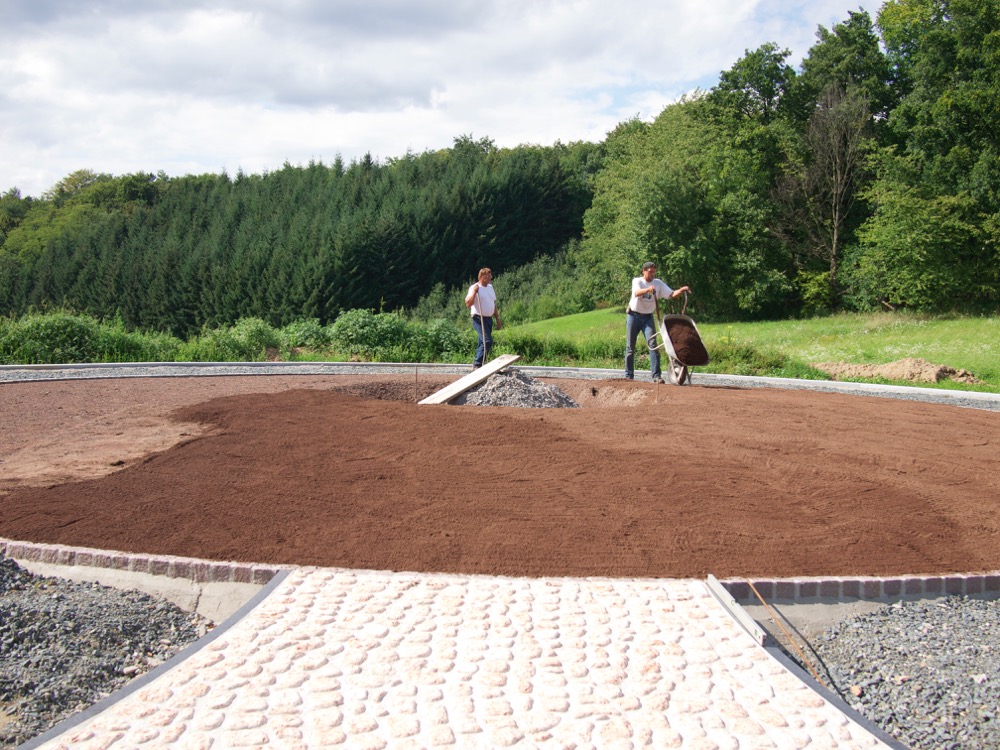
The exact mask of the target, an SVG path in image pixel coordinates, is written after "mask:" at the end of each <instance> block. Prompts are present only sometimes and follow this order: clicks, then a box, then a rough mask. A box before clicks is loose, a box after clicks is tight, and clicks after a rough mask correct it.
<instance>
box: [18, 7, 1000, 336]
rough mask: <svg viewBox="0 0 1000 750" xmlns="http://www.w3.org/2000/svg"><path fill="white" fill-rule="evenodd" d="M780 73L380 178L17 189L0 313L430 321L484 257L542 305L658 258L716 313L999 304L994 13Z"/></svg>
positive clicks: (852, 16) (902, 14) (879, 35)
mask: <svg viewBox="0 0 1000 750" xmlns="http://www.w3.org/2000/svg"><path fill="white" fill-rule="evenodd" d="M788 58H789V52H788V51H787V50H785V49H782V48H781V47H780V46H779V45H777V44H775V43H769V44H765V45H763V46H761V47H760V48H758V49H756V50H748V51H747V52H746V54H745V55H744V56H743V57H741V58H740V59H739V60H738V61H736V63H735V64H734V65H733V66H732V67H731V68H730V69H728V70H725V71H723V72H722V73H721V74H720V77H719V82H718V84H717V85H716V86H714V87H713V88H711V89H710V90H708V91H698V92H695V93H693V94H691V95H689V96H687V97H685V98H683V99H682V100H681V101H678V102H676V103H674V104H671V105H669V106H667V107H666V108H665V109H664V110H663V111H662V112H661V113H660V114H659V115H658V116H657V117H656V118H655V120H653V121H652V122H645V121H642V120H639V119H633V120H629V121H626V122H623V123H621V124H620V125H619V126H618V127H616V128H615V129H614V130H612V131H611V132H610V133H608V134H607V137H606V138H605V139H604V140H603V141H602V142H600V143H571V144H562V143H556V144H555V145H553V146H548V147H543V146H529V145H525V146H519V147H516V148H509V149H501V148H497V147H496V146H495V144H494V143H493V142H492V141H491V140H490V139H488V138H482V139H479V140H476V139H474V138H473V137H472V136H462V137H460V138H457V139H455V141H454V144H453V146H452V147H451V148H448V149H443V150H440V151H431V152H426V153H423V154H407V155H405V156H404V157H401V158H396V159H388V160H386V161H384V162H379V161H376V160H374V159H372V158H371V157H370V156H367V157H365V158H363V159H361V160H358V161H354V162H351V163H350V164H344V163H343V162H342V161H341V160H340V159H337V160H335V162H334V163H333V164H330V165H326V164H322V163H310V164H309V165H307V166H292V165H289V164H286V165H285V166H284V167H283V168H282V169H280V170H278V171H275V172H270V173H265V174H262V175H246V174H243V173H242V172H240V173H238V174H236V175H235V177H230V176H228V175H226V174H221V175H200V176H186V177H175V178H169V177H167V176H165V175H163V174H160V175H153V174H141V173H140V174H131V175H124V176H119V177H114V176H111V175H107V174H99V173H95V172H92V171H88V170H82V171H79V172H75V173H73V174H71V175H69V176H67V177H66V178H64V179H63V180H61V181H60V182H59V183H58V184H57V185H55V186H54V187H53V188H52V189H51V190H50V191H48V192H47V193H45V194H44V195H43V196H41V197H40V198H37V199H36V198H31V197H22V196H21V194H20V192H19V191H18V190H17V189H16V188H15V189H11V190H9V191H8V192H6V193H5V194H3V196H2V197H0V242H2V245H0V314H5V315H13V316H16V315H21V314H24V313H26V312H28V311H32V310H34V311H38V310H45V309H47V308H68V309H71V310H74V311H78V312H82V313H87V314H90V315H94V316H97V317H108V316H117V318H119V319H120V320H122V321H123V322H124V323H125V324H126V325H128V326H132V327H137V328H145V329H154V330H164V331H171V332H173V333H175V334H177V335H187V334H189V333H190V332H192V331H194V330H198V329H199V328H201V327H202V326H213V325H220V324H228V323H232V322H235V321H237V320H239V319H241V318H248V317H255V318H260V319H263V320H266V321H268V322H269V323H270V324H272V325H275V326H281V325H285V324H287V323H289V322H291V321H294V320H300V319H316V320H318V321H320V322H321V323H322V324H327V323H330V322H332V321H333V320H335V319H336V318H337V316H339V315H340V314H341V313H342V312H344V311H346V310H353V309H368V310H395V309H402V308H406V309H413V310H424V311H430V314H433V313H434V312H436V311H437V310H436V307H435V305H436V304H437V305H440V304H441V303H444V302H449V303H450V301H451V300H452V298H453V297H454V294H453V293H452V294H450V295H449V294H447V293H446V292H445V291H444V289H445V288H449V289H451V290H452V291H453V292H454V291H456V290H457V289H459V288H460V287H462V286H463V285H464V284H466V283H468V282H469V281H471V280H472V279H473V278H474V276H475V272H476V270H477V269H478V268H479V267H481V266H484V265H488V266H491V267H493V269H494V271H495V272H498V286H499V285H500V284H501V283H503V281H504V279H505V277H506V278H507V279H510V280H511V281H512V282H514V281H515V280H516V283H517V285H518V288H519V289H521V290H530V291H526V292H524V293H525V294H529V293H530V294H531V295H534V296H535V297H536V298H538V297H540V298H543V299H544V298H546V297H547V296H548V297H550V298H551V299H550V303H549V304H529V303H528V301H526V300H523V299H522V300H520V301H519V303H520V304H521V305H522V307H523V308H524V309H529V308H531V309H536V310H546V311H549V312H558V311H559V309H561V308H560V305H567V304H568V305H571V306H572V310H570V309H567V310H566V312H569V311H575V310H577V309H580V308H581V307H585V306H587V305H602V304H609V305H614V304H623V302H624V299H625V297H626V296H627V293H628V292H627V290H628V288H629V279H630V278H631V276H633V275H634V274H635V273H636V269H637V268H638V266H639V265H640V263H641V262H642V261H643V260H647V259H652V260H655V261H657V262H658V264H659V266H660V275H661V276H662V277H664V278H665V279H666V280H667V281H668V283H672V284H673V285H675V286H679V285H680V284H689V285H691V286H692V287H694V289H695V297H694V298H693V304H694V305H696V309H697V310H698V311H699V315H703V316H706V317H708V318H713V319H720V320H721V319H727V318H728V319H752V318H764V317H788V316H794V315H801V314H815V313H822V312H825V311H831V310H838V309H856V310H866V309H873V308H890V309H895V308H900V307H905V308H911V309H918V310H953V309H961V310H969V311H983V310H995V309H996V307H997V304H998V302H1000V250H998V247H1000V245H998V239H1000V196H998V185H1000V158H998V149H1000V145H998V142H997V139H998V137H1000V109H998V107H997V106H996V102H997V101H1000V90H998V87H1000V0H889V2H887V3H886V4H884V5H883V6H882V8H881V10H880V11H879V13H878V15H877V17H876V18H875V19H874V20H873V19H872V18H871V16H869V14H868V13H867V12H865V11H863V10H859V11H857V12H851V13H849V14H848V18H847V19H845V20H844V21H843V22H842V23H839V24H837V25H835V26H834V27H833V28H830V29H826V28H824V27H822V26H820V27H819V29H818V32H817V35H816V42H815V44H814V45H813V47H812V48H811V49H810V50H809V51H808V53H807V54H806V56H805V57H804V58H803V60H802V62H801V65H800V66H799V67H798V68H795V67H793V66H792V65H790V64H789V63H788ZM545 259H555V262H554V263H547V262H543V261H545ZM553 268H558V271H559V274H558V275H559V278H558V279H555V280H553V279H548V280H547V279H540V278H536V277H535V276H533V274H535V273H536V272H537V274H545V273H548V272H550V271H551V270H552V269H553ZM526 269H527V270H526ZM546 281H548V282H549V283H546ZM554 281H558V284H555V283H552V282H554ZM557 286H558V289H559V291H558V292H557V291H554V290H555V288H556V287H557ZM568 289H572V292H571V293H570V292H568V291H567V290H568Z"/></svg>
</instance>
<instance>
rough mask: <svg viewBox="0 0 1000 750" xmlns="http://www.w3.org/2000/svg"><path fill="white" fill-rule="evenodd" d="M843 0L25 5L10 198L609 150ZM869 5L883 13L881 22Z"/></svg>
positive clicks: (18, 29)
mask: <svg viewBox="0 0 1000 750" xmlns="http://www.w3.org/2000/svg"><path fill="white" fill-rule="evenodd" d="M857 9H858V8H857V6H855V5H853V4H851V3H849V2H847V0H800V1H799V2H791V3H789V2H782V0H713V2H711V3H706V2H704V0H660V1H659V2H650V1H649V0H618V1H617V2H614V3H611V2H608V1H607V0H505V1H503V2H501V0H435V1H428V0H424V1H423V2H417V3H414V2H412V0H409V1H406V0H339V1H337V2H324V1H321V0H300V2H294V3H291V2H284V1H283V0H245V1H243V2H236V1H235V0H221V1H217V2H195V1H194V0H186V1H181V2H169V1H168V0H150V1H148V2H139V3H135V2H129V1H128V0H95V1H94V2H88V3H78V2H76V0H15V3H14V7H13V8H11V9H10V12H9V13H8V18H6V19H5V20H6V23H5V24H4V26H3V28H0V92H3V93H0V191H4V190H6V189H8V188H10V187H18V188H20V189H21V191H22V193H23V194H26V195H40V194H41V193H42V192H43V191H45V190H46V189H48V188H49V187H51V186H52V185H53V184H54V183H55V182H57V181H58V180H59V179H61V178H62V177H64V176H65V175H67V174H69V173H70V172H72V171H74V170H76V169H82V168H87V169H93V170H95V171H99V172H111V173H113V174H123V173H127V172H134V171H152V172H156V171H158V170H160V169H162V170H164V171H165V172H167V174H171V175H180V174H188V173H203V172H219V171H221V170H222V169H226V170H228V171H229V172H230V173H233V172H235V171H236V170H237V169H240V168H242V169H243V170H244V171H246V172H261V171H264V170H268V169H277V168H280V167H281V165H282V164H283V163H284V162H285V161H289V162H291V163H293V164H297V163H305V162H307V161H309V160H310V159H315V160H323V161H327V162H329V161H332V160H333V158H334V157H336V156H337V155H342V156H343V157H344V158H345V159H347V160H351V159H354V158H359V157H360V156H362V155H363V154H364V153H366V152H371V153H372V154H374V155H375V156H377V157H380V158H386V157H393V156H402V155H403V154H405V153H406V152H407V151H413V152H417V153H419V152H421V151H424V150H427V149H438V148H446V147H448V146H450V145H451V143H452V141H453V139H454V138H455V137H457V136H460V135H464V134H472V135H474V136H475V137H477V138H479V137H484V136H485V137H490V138H492V139H493V140H494V141H496V142H497V143H498V144H499V145H501V146H514V145H517V144H519V143H539V144H551V143H552V142H554V141H555V140H562V141H564V142H565V141H573V140H581V139H586V140H599V139H601V138H603V137H604V135H605V134H606V133H607V131H609V130H610V129H612V128H613V127H614V126H615V125H616V124H617V123H618V122H620V121H622V120H624V119H627V118H629V117H632V116H635V115H639V116H640V117H643V118H651V117H654V116H655V115H656V114H657V113H658V112H659V111H660V110H661V109H662V108H663V107H664V106H666V105H667V104H668V103H670V102H671V101H673V100H675V99H676V98H677V97H678V96H680V95H681V94H683V93H684V92H687V91H691V90H692V89H694V88H695V87H697V86H701V87H703V88H707V87H710V86H711V85H713V84H714V83H715V81H716V80H717V78H718V74H719V72H720V71H722V70H724V69H727V68H729V67H730V66H731V65H732V64H733V63H734V62H735V61H736V60H737V59H738V58H739V57H740V56H741V55H742V54H743V53H744V51H745V50H747V49H755V48H756V47H758V46H760V45H761V44H763V43H764V42H768V41H774V42H776V43H778V44H779V45H780V46H782V47H788V48H790V49H791V50H792V53H793V56H792V61H793V62H796V63H797V62H798V60H799V59H801V57H802V55H803V54H805V52H806V51H807V50H808V48H809V46H811V44H812V43H813V42H814V40H815V33H816V29H817V26H818V25H819V24H823V25H824V26H827V27H830V26H832V25H833V24H835V23H838V22H840V21H842V20H844V19H846V18H847V13H848V11H849V10H857ZM872 12H873V13H874V9H873V10H872Z"/></svg>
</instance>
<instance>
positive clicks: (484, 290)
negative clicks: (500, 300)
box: [465, 284, 497, 318]
mask: <svg viewBox="0 0 1000 750" xmlns="http://www.w3.org/2000/svg"><path fill="white" fill-rule="evenodd" d="M475 286H476V285H475V284H473V285H472V286H470V287H469V291H468V293H466V295H465V297H466V299H468V298H469V297H474V299H473V302H472V317H474V318H478V317H479V316H480V315H482V316H483V317H484V318H492V317H493V313H495V312H496V311H497V294H496V292H494V291H493V285H492V284H487V285H486V286H481V287H479V297H478V298H475V291H474V287H475ZM480 305H481V306H482V309H480Z"/></svg>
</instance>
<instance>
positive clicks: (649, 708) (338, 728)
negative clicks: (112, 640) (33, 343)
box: [40, 568, 887, 750]
mask: <svg viewBox="0 0 1000 750" xmlns="http://www.w3.org/2000/svg"><path fill="white" fill-rule="evenodd" d="M164 746H170V747H178V748H182V747H183V748H187V747H191V748H209V747H213V748H238V747H246V748H255V747H287V748H326V747H350V748H352V749H354V748H373V749H381V748H463V749H464V748H504V747H544V748H548V747H551V748H563V747H576V748H588V747H592V748H623V749H628V750H635V749H639V748H672V747H684V748H716V749H722V748H733V749H738V748H764V747H776V748H804V747H837V748H884V747H887V745H885V744H883V743H881V742H880V741H879V740H878V739H877V738H875V737H874V736H872V735H871V734H870V733H869V732H868V731H866V730H865V729H864V728H863V727H861V726H859V725H858V724H856V723H855V722H853V721H852V720H851V719H849V718H848V717H846V716H845V715H844V714H843V713H841V712H840V711H839V710H838V709H837V708H836V707H834V706H833V705H831V704H830V703H828V702H827V701H826V700H825V699H823V698H822V697H821V696H819V695H818V694H817V693H815V692H814V691H812V690H811V689H809V688H808V687H807V686H805V685H804V684H802V683H801V682H800V681H799V680H798V679H796V678H794V677H793V676H790V675H789V674H788V673H787V672H786V671H785V669H784V668H783V667H782V666H781V664H779V663H778V662H777V661H776V660H774V659H773V658H772V657H771V656H770V655H769V654H768V653H767V652H766V651H764V650H762V649H760V648H759V647H758V646H757V645H756V643H755V642H754V641H753V639H752V638H751V637H750V636H749V635H747V634H746V633H745V632H744V631H742V630H741V629H740V628H739V627H738V626H737V625H736V624H735V623H734V622H733V621H732V620H731V619H730V618H729V616H728V615H727V614H726V613H725V612H724V611H723V609H722V608H721V607H720V606H719V605H718V604H717V602H716V600H715V599H714V598H712V596H711V595H710V594H709V593H708V590H707V588H706V586H705V584H703V583H702V582H700V581H678V580H610V579H575V578H574V579H561V578H549V579H511V578H494V577H487V576H448V575H417V574H409V573H386V572H370V571H349V570H334V569H316V568H304V569H298V570H295V571H293V572H292V573H291V574H290V575H289V576H288V577H287V578H286V579H285V581H284V582H282V584H281V585H280V586H279V587H278V588H276V589H275V590H274V591H273V592H272V593H271V595H270V596H269V597H268V598H267V599H265V600H264V601H263V602H262V603H261V604H260V605H259V606H258V607H257V608H256V609H254V610H253V611H251V612H250V613H249V614H248V615H247V616H246V617H244V618H243V619H242V620H241V621H240V622H238V623H237V624H235V625H234V626H233V627H231V628H230V629H228V630H227V631H226V632H224V633H222V634H221V635H220V636H219V637H218V638H217V639H215V640H214V641H212V642H210V643H208V644H207V645H206V646H205V647H204V648H202V649H200V650H199V651H197V652H195V653H194V654H193V655H192V656H190V657H189V658H188V659H186V660H185V661H183V662H182V663H180V664H179V665H178V666H176V667H174V668H173V669H171V670H168V671H166V672H165V673H163V674H162V675H161V676H160V677H159V678H157V679H155V680H153V681H152V682H150V683H149V684H148V685H146V686H145V687H143V688H141V689H140V690H137V691H135V692H133V693H131V694H129V695H127V696H126V697H124V698H123V699H122V700H120V701H118V702H117V703H115V704H113V705H112V706H110V707H108V708H107V709H106V710H104V711H103V712H102V713H100V714H98V715H96V716H93V717H91V718H89V719H87V720H85V721H84V722H82V723H81V724H79V725H77V726H75V727H73V728H71V729H69V730H68V731H66V732H64V733H63V734H62V735H60V736H58V737H56V738H53V739H50V740H49V741H48V742H46V743H44V744H42V745H40V747H41V748H43V749H44V750H56V749H57V748H74V749H76V750H92V749H96V748H119V747H120V748H153V747H164Z"/></svg>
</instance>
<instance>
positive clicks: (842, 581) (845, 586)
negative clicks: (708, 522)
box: [0, 538, 1000, 605]
mask: <svg viewBox="0 0 1000 750" xmlns="http://www.w3.org/2000/svg"><path fill="white" fill-rule="evenodd" d="M0 554H3V555H5V556H7V557H10V558H15V559H21V560H31V561H33V562H42V563H48V564H51V565H67V566H76V565H79V566H89V567H95V568H109V569H111V570H125V571H129V572H133V573H148V574H150V575H158V576H166V577H168V578H183V579H185V580H189V581H193V582H195V583H250V584H256V585H261V586H263V585H265V584H267V583H268V582H269V581H270V580H271V579H272V578H274V576H276V575H277V574H278V573H280V572H283V571H288V570H292V569H294V568H295V567H297V566H294V565H268V564H262V563H241V562H216V561H213V560H201V559H197V558H191V557H176V556H173V555H147V554H136V553H131V552H114V551H109V550H100V549H91V548H89V547H65V546H62V545H58V544H43V543H36V542H19V541H14V540H11V539H4V538H0ZM719 582H720V583H721V584H722V586H723V587H724V588H725V589H726V591H728V592H729V595H730V596H732V597H733V599H734V600H735V601H736V603H737V604H741V605H742V604H757V603H758V599H757V597H756V595H755V594H754V593H753V590H752V589H751V588H750V583H751V582H752V583H753V585H754V587H755V588H756V589H757V591H758V592H760V595H761V596H762V597H763V598H764V599H765V600H767V601H793V602H797V601H803V600H815V599H862V600H866V601H876V602H878V601H885V602H891V601H896V600H898V599H903V598H906V597H925V596H944V595H958V596H963V595H964V596H972V595H977V594H978V595H982V594H986V595H990V594H995V595H1000V571H993V572H989V573H972V574H968V575H962V574H954V575H947V576H887V577H885V578H878V577H873V576H854V577H850V576H847V577H831V578H821V577H809V578H790V579H789V578H767V579H747V578H726V579H721V580H720V581H719Z"/></svg>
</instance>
